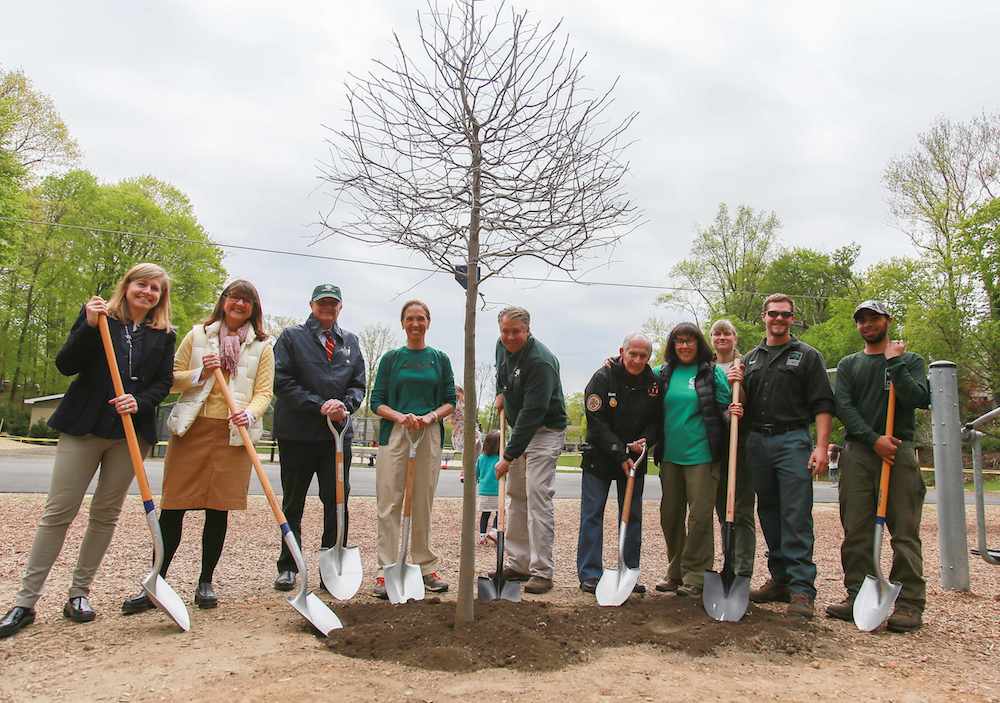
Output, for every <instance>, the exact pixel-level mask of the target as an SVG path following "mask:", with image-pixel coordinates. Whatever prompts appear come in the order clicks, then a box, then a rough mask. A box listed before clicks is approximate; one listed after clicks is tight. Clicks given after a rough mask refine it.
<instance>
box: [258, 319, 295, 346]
mask: <svg viewBox="0 0 1000 703" xmlns="http://www.w3.org/2000/svg"><path fill="white" fill-rule="evenodd" d="M297 324H299V319H298V318H297V317H289V316H287V315H266V314H265V315H264V330H265V331H266V332H267V333H268V334H269V335H271V343H272V344H274V343H275V342H277V341H278V337H280V336H281V333H282V332H284V331H285V328H287V327H294V326H295V325H297Z"/></svg>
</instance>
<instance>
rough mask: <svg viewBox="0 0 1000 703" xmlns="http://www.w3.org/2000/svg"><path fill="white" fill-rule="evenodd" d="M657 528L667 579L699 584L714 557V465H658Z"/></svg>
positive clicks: (716, 485)
mask: <svg viewBox="0 0 1000 703" xmlns="http://www.w3.org/2000/svg"><path fill="white" fill-rule="evenodd" d="M660 487H661V490H662V494H663V497H662V498H661V499H660V527H661V528H662V529H663V537H664V539H665V540H666V542H667V561H668V565H667V578H669V579H673V580H675V581H683V582H684V583H685V584H687V585H689V586H703V585H704V583H705V572H706V571H709V570H711V568H712V566H713V562H714V560H715V525H713V524H712V512H713V509H714V507H715V498H716V496H717V495H718V490H719V465H718V464H693V465H690V466H681V465H679V464H673V463H671V462H669V461H664V462H663V463H661V464H660Z"/></svg>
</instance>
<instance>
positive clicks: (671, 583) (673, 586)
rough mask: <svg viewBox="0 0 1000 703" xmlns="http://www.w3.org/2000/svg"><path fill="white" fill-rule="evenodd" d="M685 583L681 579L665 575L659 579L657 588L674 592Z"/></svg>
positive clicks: (662, 591)
mask: <svg viewBox="0 0 1000 703" xmlns="http://www.w3.org/2000/svg"><path fill="white" fill-rule="evenodd" d="M683 585H684V582H683V581H681V580H680V579H672V578H670V577H669V576H668V577H665V578H664V579H663V580H662V581H657V583H656V586H654V588H656V590H657V591H659V592H660V593H674V592H676V591H677V589H678V588H680V587H681V586H683Z"/></svg>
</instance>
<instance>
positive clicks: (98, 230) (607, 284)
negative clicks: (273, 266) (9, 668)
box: [0, 215, 853, 300]
mask: <svg viewBox="0 0 1000 703" xmlns="http://www.w3.org/2000/svg"><path fill="white" fill-rule="evenodd" d="M0 221H4V222H14V223H18V224H30V225H43V226H45V227H61V228H63V229H73V230H80V231H83V232H89V233H92V234H113V235H120V236H127V237H139V238H143V239H162V240H166V241H170V242H181V243H185V244H198V245H202V246H205V245H207V246H215V247H219V248H221V249H235V250H238V251H248V252H252V253H257V254H278V255H281V256H295V257H300V258H303V259H318V260H321V261H337V262H340V263H346V264H361V265H363V266H381V267H383V268H391V269H398V270H404V271H419V272H421V273H428V274H431V275H435V274H443V275H452V273H453V272H450V271H442V270H441V269H436V268H430V267H428V266H408V265H405V264H391V263H386V262H384V261H372V260H371V259H350V258H347V257H342V256H327V255H324V254H309V253H306V252H301V251H290V250H287V249H268V248H266V247H253V246H247V245H245V244H228V243H225V242H217V241H213V240H208V241H205V242H200V241H198V240H196V239H188V238H186V237H174V236H171V235H167V234H151V233H148V232H147V233H143V232H130V231H128V230H117V229H108V228H106V227H92V226H89V225H71V224H65V223H62V222H45V221H43V220H32V219H27V218H22V217H10V216H7V215H0ZM429 277H430V276H428V278H429ZM496 278H499V279H501V280H505V281H520V282H526V283H571V284H574V285H580V286H588V287H602V288H630V289H637V290H654V291H670V292H677V293H699V294H701V293H713V294H717V295H724V294H727V293H736V294H745V295H760V296H763V295H764V293H763V292H761V291H755V290H730V291H723V290H717V289H711V288H686V287H684V286H666V285H660V284H654V283H621V282H618V281H588V280H581V279H575V278H570V279H559V278H548V277H543V276H512V275H507V274H497V275H496ZM425 280H426V279H425ZM789 295H791V296H792V297H794V298H804V299H808V300H853V298H844V297H842V296H832V295H809V294H807V293H790V294H789Z"/></svg>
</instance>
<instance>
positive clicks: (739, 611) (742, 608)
mask: <svg viewBox="0 0 1000 703" xmlns="http://www.w3.org/2000/svg"><path fill="white" fill-rule="evenodd" d="M733 397H734V398H739V397H740V383H739V381H737V382H736V383H734V384H733ZM739 428H740V419H739V418H738V417H733V418H730V422H729V470H728V478H727V480H726V522H725V523H723V525H722V554H723V561H722V573H719V572H716V571H706V572H705V587H704V590H703V591H702V593H701V602H702V604H703V605H704V606H705V612H706V613H708V616H709V617H710V618H712V619H713V620H718V621H719V622H738V621H739V620H740V618H742V617H743V615H744V613H746V612H747V605H749V603H750V579H748V578H747V577H746V576H737V575H736V573H735V571H734V570H733V564H734V563H735V562H736V539H735V536H734V535H733V523H734V522H735V514H736V507H735V506H736V446H737V443H738V442H739V432H740V429H739Z"/></svg>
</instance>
